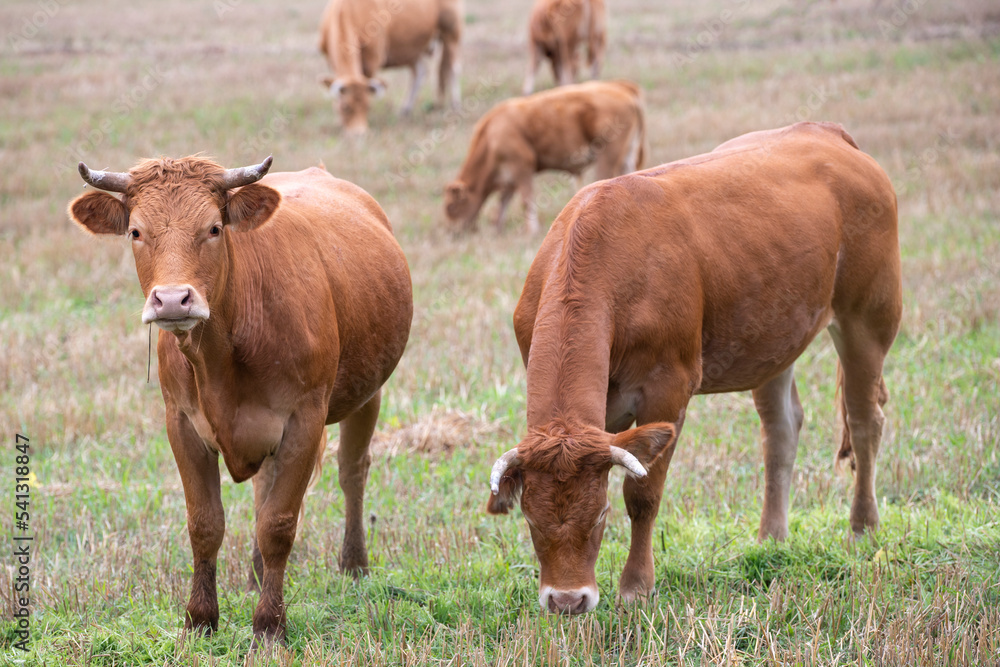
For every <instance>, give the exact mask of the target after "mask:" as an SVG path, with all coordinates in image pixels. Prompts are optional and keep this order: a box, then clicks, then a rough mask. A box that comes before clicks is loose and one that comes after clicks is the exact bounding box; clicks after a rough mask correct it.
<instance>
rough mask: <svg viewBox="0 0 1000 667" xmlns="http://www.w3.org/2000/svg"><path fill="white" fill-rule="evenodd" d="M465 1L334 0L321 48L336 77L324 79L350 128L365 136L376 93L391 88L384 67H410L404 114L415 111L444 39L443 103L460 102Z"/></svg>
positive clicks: (322, 30)
mask: <svg viewBox="0 0 1000 667" xmlns="http://www.w3.org/2000/svg"><path fill="white" fill-rule="evenodd" d="M463 11H464V9H463V0H330V3H329V4H328V5H327V7H326V10H325V11H324V13H323V18H322V21H321V24H320V51H322V52H323V53H324V54H325V55H326V59H327V62H328V63H329V65H330V69H331V70H332V71H333V76H326V77H323V78H321V80H320V81H321V83H322V84H323V86H324V87H325V88H327V89H328V90H329V92H330V95H331V97H333V99H334V105H335V106H337V107H339V109H340V114H341V118H342V121H343V126H344V129H345V130H346V131H347V132H349V133H352V134H363V133H364V132H365V131H366V130H367V129H368V110H369V108H370V106H371V100H372V98H373V97H375V96H378V95H381V94H382V93H384V92H385V83H384V82H383V81H382V80H381V79H378V78H375V75H376V74H377V73H378V72H379V70H381V69H385V68H390V67H409V68H410V71H411V72H412V73H413V80H412V85H411V86H410V92H409V95H408V96H407V98H406V103H405V104H404V105H403V108H402V113H403V114H404V115H406V114H409V113H410V111H411V110H412V109H413V104H414V101H415V100H416V97H417V90H418V89H419V88H420V84H421V83H422V81H423V79H424V76H425V74H426V72H427V60H428V59H429V55H430V54H431V53H432V52H433V50H434V44H435V41H436V42H439V43H440V50H441V62H440V67H439V69H438V103H439V104H440V105H441V106H444V105H445V98H446V97H450V101H451V105H452V107H453V108H457V107H458V106H459V104H460V92H459V80H458V76H459V73H460V69H461V66H460V64H459V49H460V42H461V38H462V23H463Z"/></svg>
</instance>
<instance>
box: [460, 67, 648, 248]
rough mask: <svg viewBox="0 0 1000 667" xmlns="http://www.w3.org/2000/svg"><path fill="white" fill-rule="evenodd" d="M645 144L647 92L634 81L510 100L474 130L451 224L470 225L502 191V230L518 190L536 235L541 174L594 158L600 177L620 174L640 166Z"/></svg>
mask: <svg viewBox="0 0 1000 667" xmlns="http://www.w3.org/2000/svg"><path fill="white" fill-rule="evenodd" d="M644 144H645V121H644V116H643V108H642V94H641V91H640V90H639V87H638V86H636V85H635V84H634V83H631V82H628V81H591V82H588V83H581V84H576V85H573V86H565V87H562V88H557V89H555V90H549V91H546V92H543V93H536V94H534V95H530V96H527V97H519V98H512V99H508V100H505V101H503V102H501V103H500V104H498V105H496V106H495V107H493V108H492V109H491V110H490V111H488V112H487V113H486V115H484V116H483V117H482V118H481V119H480V120H479V122H478V123H477V124H476V127H475V129H474V130H473V131H472V142H471V143H470V145H469V153H468V155H467V156H466V158H465V162H464V163H463V164H462V168H461V170H460V171H459V174H458V178H457V179H456V180H454V181H452V182H451V183H449V184H448V185H447V187H446V188H445V213H446V214H447V216H448V219H449V220H450V221H451V222H453V223H458V224H460V225H461V226H462V227H463V228H465V229H472V228H473V227H474V226H475V222H476V217H477V216H478V215H479V210H480V209H481V208H482V206H483V202H484V201H485V200H486V198H487V197H488V196H489V195H490V193H492V192H493V191H495V190H499V191H500V208H499V210H498V212H497V216H496V220H495V224H496V226H497V227H498V228H499V227H500V223H501V222H502V221H503V216H504V213H505V212H506V210H507V206H508V204H509V203H510V200H511V198H512V197H513V196H514V192H515V191H519V192H520V193H521V198H522V199H523V200H524V210H525V218H526V224H527V228H528V231H529V232H532V233H533V232H535V231H537V229H538V212H537V210H536V209H535V201H534V196H533V193H532V187H531V181H532V177H533V176H534V175H535V173H536V172H540V171H544V170H546V169H556V170H560V171H566V172H569V173H571V174H574V175H576V176H577V177H579V176H580V175H581V174H582V172H583V170H584V169H586V168H587V167H589V166H590V165H592V164H596V165H597V170H596V175H595V176H596V178H598V179H602V178H610V177H612V176H618V175H620V174H625V173H628V172H630V171H634V170H635V169H638V168H639V167H641V166H642V161H643V145H644Z"/></svg>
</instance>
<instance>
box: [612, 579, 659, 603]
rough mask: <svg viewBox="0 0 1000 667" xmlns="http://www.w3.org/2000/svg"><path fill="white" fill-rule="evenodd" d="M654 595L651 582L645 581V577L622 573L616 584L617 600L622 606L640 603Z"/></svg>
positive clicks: (654, 590) (654, 591)
mask: <svg viewBox="0 0 1000 667" xmlns="http://www.w3.org/2000/svg"><path fill="white" fill-rule="evenodd" d="M654 595H656V589H655V588H653V582H652V581H647V580H646V578H645V577H641V576H637V577H636V576H629V575H628V574H627V573H624V572H623V573H622V578H621V581H619V582H618V599H619V600H621V602H622V603H624V604H632V603H636V602H638V603H642V602H645V601H647V600H649V599H650V598H652V597H653V596H654Z"/></svg>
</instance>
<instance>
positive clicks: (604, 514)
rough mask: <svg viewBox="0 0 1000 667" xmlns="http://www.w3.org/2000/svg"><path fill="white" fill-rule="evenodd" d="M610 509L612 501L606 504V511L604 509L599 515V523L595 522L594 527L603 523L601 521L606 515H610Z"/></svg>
mask: <svg viewBox="0 0 1000 667" xmlns="http://www.w3.org/2000/svg"><path fill="white" fill-rule="evenodd" d="M609 509H611V503H608V504H607V505H605V506H604V511H602V512H601V515H600V516H599V517H597V523H595V524H594V528H597V527H598V526H600V525H601V522H602V521H604V517H606V516H607V515H608V510H609Z"/></svg>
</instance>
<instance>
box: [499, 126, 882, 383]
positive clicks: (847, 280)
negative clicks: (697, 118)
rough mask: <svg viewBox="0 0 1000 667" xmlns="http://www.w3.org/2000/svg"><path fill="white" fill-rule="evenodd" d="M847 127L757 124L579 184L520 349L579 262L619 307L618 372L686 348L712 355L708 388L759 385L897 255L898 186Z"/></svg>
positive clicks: (557, 232) (523, 317)
mask: <svg viewBox="0 0 1000 667" xmlns="http://www.w3.org/2000/svg"><path fill="white" fill-rule="evenodd" d="M841 132H842V130H840V128H839V126H825V125H819V124H814V123H802V124H798V125H794V126H791V127H788V128H784V129H782V130H775V131H773V132H766V133H757V134H756V136H754V137H749V138H746V137H741V138H738V139H736V140H734V141H732V142H727V144H724V145H723V146H721V147H720V148H719V149H718V150H717V151H713V152H712V153H707V154H704V155H700V156H696V157H693V158H689V159H686V160H681V161H678V162H674V163H670V164H667V165H662V166H659V167H655V168H652V169H647V170H645V171H640V172H635V173H633V174H628V175H625V176H621V177H618V178H614V179H609V180H606V181H600V182H598V183H595V184H593V185H590V186H588V187H587V188H584V189H583V190H581V191H580V192H579V193H578V194H577V195H576V196H575V197H574V198H573V199H572V200H571V201H570V203H569V204H568V205H567V206H566V208H565V209H564V210H563V212H562V213H561V214H560V216H559V217H558V218H557V220H556V222H555V223H553V226H552V229H551V230H550V232H549V234H548V236H546V239H545V240H544V242H543V244H542V247H541V249H540V250H539V253H538V256H537V257H536V261H535V262H534V263H533V264H532V267H531V270H530V271H529V275H528V278H527V281H526V283H525V288H524V293H523V294H522V299H521V302H520V303H519V304H518V312H517V313H516V315H515V327H516V329H517V334H518V340H519V343H520V344H521V348H522V353H526V352H527V350H528V348H529V347H530V346H531V338H532V330H533V329H534V327H535V326H536V325H537V322H536V319H537V317H538V313H539V310H540V304H543V303H547V302H549V301H551V300H558V299H561V298H563V296H562V295H561V294H560V291H561V290H563V289H564V287H563V285H565V284H567V280H566V276H567V275H572V276H573V278H574V281H576V282H579V281H586V282H587V290H586V293H587V294H589V295H590V296H588V299H591V300H592V301H593V303H592V304H591V305H590V306H588V307H590V308H593V309H602V308H609V309H611V310H612V311H613V313H612V317H613V320H614V331H615V333H614V336H613V339H614V341H615V347H614V348H613V349H612V353H611V356H612V366H613V367H612V369H611V375H612V377H611V379H612V381H619V380H620V381H622V382H626V383H627V382H629V381H632V380H634V379H635V378H636V377H637V376H639V375H641V374H643V373H645V372H646V369H645V364H646V362H648V360H649V359H652V358H666V357H668V356H669V355H676V354H686V355H702V366H703V369H704V373H703V376H702V377H701V378H700V379H699V382H700V387H699V391H701V392H703V393H708V392H721V391H735V390H743V389H749V388H753V387H755V386H757V385H758V384H759V383H760V382H761V381H762V378H764V379H766V377H765V376H768V375H769V374H773V372H774V370H775V368H780V367H781V365H782V364H787V363H790V360H792V359H794V358H795V357H797V356H798V354H800V353H801V351H802V350H803V349H804V348H805V346H806V345H807V344H808V342H809V341H810V340H811V339H812V338H813V337H814V336H815V334H816V333H817V332H818V331H819V330H820V329H822V328H823V327H825V326H826V325H827V324H828V323H829V322H830V319H831V317H833V315H834V310H835V306H836V302H837V299H838V298H841V299H842V300H843V299H853V298H857V297H856V295H857V294H858V293H859V292H862V291H863V290H860V289H859V287H858V284H859V283H863V282H864V281H866V280H874V279H875V274H877V272H878V271H879V270H880V267H882V266H888V267H890V268H889V270H891V266H892V264H893V263H894V262H895V263H896V264H897V266H898V239H897V231H896V208H895V195H894V192H893V189H892V185H891V183H890V182H889V180H888V177H887V176H886V175H885V173H884V172H883V171H882V170H881V168H880V167H878V165H877V164H876V163H875V161H874V160H872V159H871V158H870V157H869V156H867V155H865V154H864V153H862V152H861V151H860V150H858V149H857V148H856V147H855V145H853V143H852V142H848V141H847V140H846V139H845V138H844V137H843V136H842V134H841ZM872 298H874V297H872ZM891 301H892V299H891V298H890V295H887V298H886V302H887V303H889V302H891ZM650 346H652V348H651V347H650ZM640 350H641V355H645V357H644V360H643V361H642V362H641V363H640V362H637V361H636V358H637V355H639V354H640ZM640 367H641V368H640ZM616 374H617V375H616Z"/></svg>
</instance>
